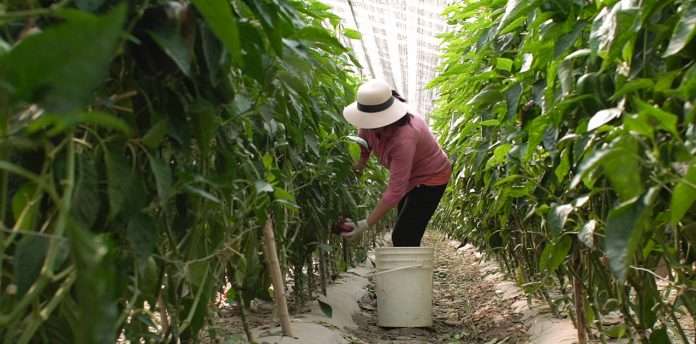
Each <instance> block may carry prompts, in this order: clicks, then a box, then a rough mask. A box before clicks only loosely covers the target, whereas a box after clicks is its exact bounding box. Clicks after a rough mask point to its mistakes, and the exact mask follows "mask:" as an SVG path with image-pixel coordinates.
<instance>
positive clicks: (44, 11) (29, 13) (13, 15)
mask: <svg viewBox="0 0 696 344" xmlns="http://www.w3.org/2000/svg"><path fill="white" fill-rule="evenodd" d="M68 2H69V0H63V1H61V2H59V3H57V4H54V5H52V6H50V7H47V8H46V7H42V8H32V9H30V10H23V11H14V12H9V13H4V14H0V21H1V20H8V19H17V18H24V17H37V16H44V15H51V14H53V13H55V12H56V11H57V10H59V9H61V8H62V7H63V6H65V5H66V4H67V3H68Z"/></svg>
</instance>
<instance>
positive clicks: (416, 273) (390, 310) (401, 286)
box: [374, 247, 433, 327]
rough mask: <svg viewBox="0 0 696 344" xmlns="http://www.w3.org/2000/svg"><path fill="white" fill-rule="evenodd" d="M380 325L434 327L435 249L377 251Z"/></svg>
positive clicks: (389, 249)
mask: <svg viewBox="0 0 696 344" xmlns="http://www.w3.org/2000/svg"><path fill="white" fill-rule="evenodd" d="M375 260H376V265H377V272H376V273H375V274H374V276H375V280H376V289H377V290H376V291H377V325H378V326H382V327H430V326H432V325H433V314H432V302H433V248H432V247H380V248H377V249H376V251H375Z"/></svg>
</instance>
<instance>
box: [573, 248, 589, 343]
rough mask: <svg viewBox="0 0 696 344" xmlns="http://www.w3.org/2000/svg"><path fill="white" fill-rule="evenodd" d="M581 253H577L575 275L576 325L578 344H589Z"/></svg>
mask: <svg viewBox="0 0 696 344" xmlns="http://www.w3.org/2000/svg"><path fill="white" fill-rule="evenodd" d="M580 253H581V252H576V254H577V255H578V257H577V258H576V262H577V263H576V268H577V269H576V270H575V271H574V274H573V303H575V325H576V328H577V330H578V344H585V343H587V336H586V335H587V324H585V298H584V296H583V285H582V280H581V279H580V276H578V275H579V274H580V272H579V271H578V270H579V269H580V268H582V264H581V260H580V257H579V256H580Z"/></svg>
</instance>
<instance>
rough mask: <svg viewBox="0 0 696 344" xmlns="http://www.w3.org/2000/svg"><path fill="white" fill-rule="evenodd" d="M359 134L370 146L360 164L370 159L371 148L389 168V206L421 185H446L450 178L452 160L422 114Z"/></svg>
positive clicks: (385, 199)
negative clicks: (394, 124)
mask: <svg viewBox="0 0 696 344" xmlns="http://www.w3.org/2000/svg"><path fill="white" fill-rule="evenodd" d="M358 135H359V136H360V137H362V138H363V139H364V140H365V141H367V144H368V146H369V149H366V148H363V149H362V154H361V159H360V163H362V164H364V163H365V162H367V159H368V158H369V156H370V151H372V152H373V153H374V154H375V156H376V157H377V159H379V162H380V164H382V165H383V166H384V167H386V168H387V169H389V185H388V186H387V189H386V191H385V192H384V194H383V195H382V201H383V202H384V203H386V204H387V205H388V206H395V205H396V204H398V203H399V201H400V200H401V199H402V198H403V197H404V196H405V195H406V194H407V193H408V192H409V191H411V190H413V188H415V187H416V186H418V185H443V184H447V182H448V181H449V178H450V176H451V174H452V166H451V164H450V161H449V159H448V158H447V155H446V154H445V152H444V151H443V150H442V148H440V145H438V143H437V140H435V137H434V136H433V134H432V132H431V131H430V128H429V127H428V124H426V123H425V121H424V120H423V119H422V118H421V117H420V116H412V117H411V120H410V122H409V123H408V124H406V125H403V126H401V127H391V128H382V129H372V130H369V129H360V130H359V132H358Z"/></svg>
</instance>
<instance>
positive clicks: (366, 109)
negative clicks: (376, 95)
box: [358, 97, 394, 113]
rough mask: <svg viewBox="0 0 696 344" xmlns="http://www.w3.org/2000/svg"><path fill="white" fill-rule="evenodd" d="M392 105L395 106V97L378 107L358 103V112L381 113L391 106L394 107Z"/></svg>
mask: <svg viewBox="0 0 696 344" xmlns="http://www.w3.org/2000/svg"><path fill="white" fill-rule="evenodd" d="M392 104H394V97H389V99H388V100H387V101H386V102H384V103H382V104H377V105H365V104H360V103H358V110H360V111H362V112H368V113H375V112H381V111H384V110H386V109H388V108H389V107H390V106H392Z"/></svg>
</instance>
